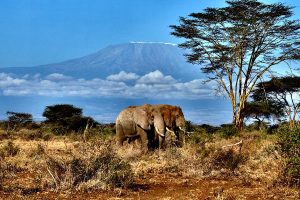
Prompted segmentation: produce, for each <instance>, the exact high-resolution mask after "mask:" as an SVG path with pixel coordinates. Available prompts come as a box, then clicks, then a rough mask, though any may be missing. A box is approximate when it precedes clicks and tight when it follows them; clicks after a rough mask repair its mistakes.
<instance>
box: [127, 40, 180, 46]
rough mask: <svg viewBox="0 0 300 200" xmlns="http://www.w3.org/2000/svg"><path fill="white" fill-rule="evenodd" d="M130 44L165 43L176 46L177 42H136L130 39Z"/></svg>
mask: <svg viewBox="0 0 300 200" xmlns="http://www.w3.org/2000/svg"><path fill="white" fill-rule="evenodd" d="M130 44H166V45H172V46H177V44H174V43H169V42H137V41H131V42H130Z"/></svg>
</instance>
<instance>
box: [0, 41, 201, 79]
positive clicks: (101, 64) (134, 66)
mask: <svg viewBox="0 0 300 200" xmlns="http://www.w3.org/2000/svg"><path fill="white" fill-rule="evenodd" d="M184 53H185V52H184V51H183V50H182V49H180V48H179V47H178V46H177V45H176V44H172V43H165V42H130V43H125V44H117V45H111V46H108V47H105V48H103V49H101V50H99V51H98V52H96V53H93V54H90V55H87V56H83V57H80V58H75V59H71V60H67V61H64V62H60V63H54V64H47V65H42V66H35V67H17V68H2V69H0V72H5V73H14V74H17V75H26V74H40V75H42V76H47V75H49V74H53V73H60V74H64V75H66V76H72V77H77V78H106V77H107V76H109V75H112V74H118V73H119V72H121V71H126V72H132V73H135V74H138V75H144V74H147V73H149V72H152V71H155V70H159V71H161V72H162V73H163V74H166V75H171V76H172V77H174V78H177V79H181V80H184V79H185V80H188V79H191V78H199V76H201V73H200V72H199V69H197V68H196V67H194V66H192V65H191V64H189V63H187V62H186V59H185V58H184V56H183V54H184ZM196 71H197V72H196Z"/></svg>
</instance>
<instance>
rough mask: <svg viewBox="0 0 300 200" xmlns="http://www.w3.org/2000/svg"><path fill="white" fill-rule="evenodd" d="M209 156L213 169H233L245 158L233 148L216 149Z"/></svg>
mask: <svg viewBox="0 0 300 200" xmlns="http://www.w3.org/2000/svg"><path fill="white" fill-rule="evenodd" d="M210 157H211V158H210V159H211V161H210V164H211V167H212V168H213V169H214V170H220V169H222V168H224V169H229V170H230V171H235V170H236V169H237V168H238V166H239V165H240V164H242V163H243V162H244V161H245V160H246V157H245V156H244V155H242V154H240V153H236V152H235V151H234V150H233V149H229V150H224V149H217V150H216V151H215V152H213V153H212V155H211V156H210Z"/></svg>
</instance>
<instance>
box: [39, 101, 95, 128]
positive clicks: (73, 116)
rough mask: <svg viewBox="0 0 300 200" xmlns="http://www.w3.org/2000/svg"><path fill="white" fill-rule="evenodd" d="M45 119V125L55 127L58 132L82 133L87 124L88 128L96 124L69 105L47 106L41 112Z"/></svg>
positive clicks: (78, 109)
mask: <svg viewBox="0 0 300 200" xmlns="http://www.w3.org/2000/svg"><path fill="white" fill-rule="evenodd" d="M43 116H44V117H46V118H47V119H46V121H45V122H46V123H49V124H54V125H57V126H58V127H59V128H60V129H61V128H62V129H63V130H59V132H66V131H70V130H73V131H77V132H78V131H84V128H85V127H86V126H87V124H89V128H90V127H93V126H95V125H96V124H97V122H96V121H95V120H94V119H92V118H91V117H85V116H83V115H82V109H81V108H77V107H75V106H73V105H69V104H58V105H53V106H47V107H46V108H45V111H44V112H43Z"/></svg>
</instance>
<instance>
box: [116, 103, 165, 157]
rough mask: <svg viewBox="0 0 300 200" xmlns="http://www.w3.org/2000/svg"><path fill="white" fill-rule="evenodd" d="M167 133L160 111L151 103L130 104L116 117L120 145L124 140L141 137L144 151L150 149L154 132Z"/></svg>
mask: <svg viewBox="0 0 300 200" xmlns="http://www.w3.org/2000/svg"><path fill="white" fill-rule="evenodd" d="M154 129H155V130H156V132H158V133H159V134H161V135H165V125H164V121H163V118H162V115H161V113H160V112H157V110H156V109H154V108H153V107H152V106H151V105H149V104H145V105H142V106H129V107H128V108H125V109H124V110H122V111H121V112H120V114H119V115H118V117H117V119H116V137H117V142H118V145H120V146H122V145H123V143H124V141H125V140H127V139H128V138H129V139H134V138H140V141H141V143H142V150H143V152H147V151H148V147H149V145H150V143H149V139H150V138H151V135H152V133H153V132H154Z"/></svg>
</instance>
